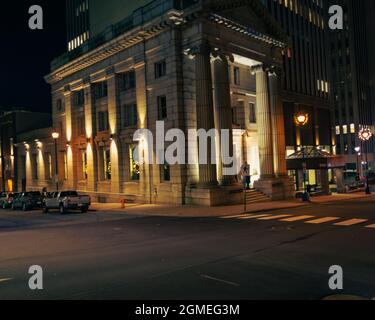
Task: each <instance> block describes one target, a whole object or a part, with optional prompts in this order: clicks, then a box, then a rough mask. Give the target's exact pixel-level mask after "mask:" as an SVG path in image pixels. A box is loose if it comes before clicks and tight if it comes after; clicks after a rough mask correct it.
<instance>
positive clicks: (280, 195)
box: [254, 176, 295, 201]
mask: <svg viewBox="0 0 375 320" xmlns="http://www.w3.org/2000/svg"><path fill="white" fill-rule="evenodd" d="M254 188H255V189H256V190H258V191H260V192H262V193H263V194H265V195H267V196H268V197H269V198H271V200H273V201H279V200H288V199H292V198H294V197H295V190H294V184H293V181H292V180H291V178H290V177H288V176H285V177H279V178H270V179H262V180H258V181H256V182H255V183H254Z"/></svg>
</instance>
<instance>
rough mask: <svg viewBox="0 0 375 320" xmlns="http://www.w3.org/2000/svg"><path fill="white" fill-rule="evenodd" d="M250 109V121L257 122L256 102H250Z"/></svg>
mask: <svg viewBox="0 0 375 320" xmlns="http://www.w3.org/2000/svg"><path fill="white" fill-rule="evenodd" d="M249 109H250V123H257V115H256V108H255V103H252V102H250V103H249Z"/></svg>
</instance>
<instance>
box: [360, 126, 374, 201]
mask: <svg viewBox="0 0 375 320" xmlns="http://www.w3.org/2000/svg"><path fill="white" fill-rule="evenodd" d="M358 137H359V139H360V140H361V141H363V142H364V144H365V145H366V194H371V190H370V183H369V165H368V151H369V150H368V149H369V148H368V142H369V141H370V139H371V138H372V132H371V130H370V129H369V128H364V129H362V130H360V131H359V133H358Z"/></svg>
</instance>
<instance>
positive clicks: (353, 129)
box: [350, 123, 355, 133]
mask: <svg viewBox="0 0 375 320" xmlns="http://www.w3.org/2000/svg"><path fill="white" fill-rule="evenodd" d="M350 133H355V124H354V123H352V124H351V125H350Z"/></svg>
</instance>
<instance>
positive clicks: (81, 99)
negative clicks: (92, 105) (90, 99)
mask: <svg viewBox="0 0 375 320" xmlns="http://www.w3.org/2000/svg"><path fill="white" fill-rule="evenodd" d="M84 104H85V92H84V90H79V91H75V92H73V106H75V107H79V106H83V105H84Z"/></svg>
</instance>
